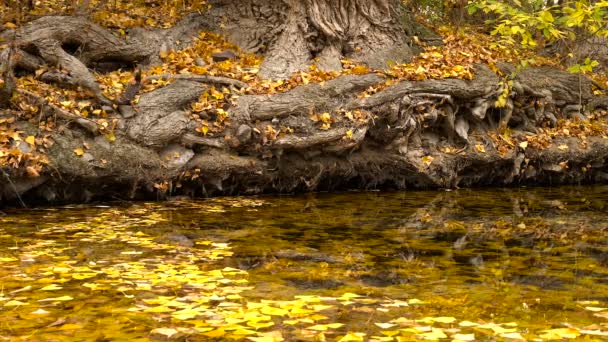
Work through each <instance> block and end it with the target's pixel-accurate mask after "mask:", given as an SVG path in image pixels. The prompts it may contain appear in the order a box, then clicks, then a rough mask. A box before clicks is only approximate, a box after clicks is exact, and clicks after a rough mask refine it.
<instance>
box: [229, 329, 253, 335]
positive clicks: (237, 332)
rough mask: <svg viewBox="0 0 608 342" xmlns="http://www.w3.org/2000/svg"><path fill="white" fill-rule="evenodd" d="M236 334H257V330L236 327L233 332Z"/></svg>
mask: <svg viewBox="0 0 608 342" xmlns="http://www.w3.org/2000/svg"><path fill="white" fill-rule="evenodd" d="M232 333H233V334H235V335H255V334H256V332H255V331H253V330H249V329H236V330H235V331H233V332H232Z"/></svg>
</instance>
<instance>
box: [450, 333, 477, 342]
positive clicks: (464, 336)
mask: <svg viewBox="0 0 608 342" xmlns="http://www.w3.org/2000/svg"><path fill="white" fill-rule="evenodd" d="M452 338H453V339H454V340H458V341H475V334H454V335H453V336H452Z"/></svg>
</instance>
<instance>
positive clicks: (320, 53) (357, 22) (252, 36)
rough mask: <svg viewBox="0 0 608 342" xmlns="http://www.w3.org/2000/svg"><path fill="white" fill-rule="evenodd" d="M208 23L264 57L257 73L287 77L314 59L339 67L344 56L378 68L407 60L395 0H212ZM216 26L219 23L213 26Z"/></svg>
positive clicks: (403, 29) (324, 66)
mask: <svg viewBox="0 0 608 342" xmlns="http://www.w3.org/2000/svg"><path fill="white" fill-rule="evenodd" d="M212 4H213V5H214V9H213V10H212V13H211V14H210V21H211V22H213V20H214V18H222V22H221V27H223V29H222V31H223V33H224V34H226V35H227V36H228V37H230V38H231V39H232V40H233V41H234V42H235V43H237V44H239V45H240V46H242V47H243V48H245V49H246V50H247V51H251V52H262V53H265V54H266V55H267V58H266V60H265V62H264V65H263V66H262V70H261V75H262V76H263V77H265V78H287V77H289V75H291V73H293V72H295V71H299V70H304V69H307V68H308V66H310V65H311V64H312V63H313V62H315V63H316V64H317V65H318V66H319V67H321V68H322V69H326V70H340V69H342V64H341V62H340V60H341V59H343V58H352V59H355V60H358V61H360V62H364V63H366V64H368V65H369V66H370V67H372V68H378V69H382V68H384V67H386V63H387V62H389V61H394V62H400V61H405V60H408V59H409V58H411V56H412V51H411V48H410V46H409V45H408V37H407V34H406V27H404V26H403V21H402V18H403V15H404V13H403V10H402V8H401V5H400V3H399V1H397V0H371V1H370V0H344V1H333V0H303V1H302V0H288V1H283V0H271V1H268V0H245V1H239V2H234V1H225V0H216V1H212ZM216 26H217V27H219V26H220V25H219V23H218V24H217V25H216Z"/></svg>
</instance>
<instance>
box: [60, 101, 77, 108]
mask: <svg viewBox="0 0 608 342" xmlns="http://www.w3.org/2000/svg"><path fill="white" fill-rule="evenodd" d="M59 103H60V104H61V105H62V106H64V107H66V108H72V105H73V104H74V103H73V102H72V101H61V102H59Z"/></svg>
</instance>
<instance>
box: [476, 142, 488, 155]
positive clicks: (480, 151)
mask: <svg viewBox="0 0 608 342" xmlns="http://www.w3.org/2000/svg"><path fill="white" fill-rule="evenodd" d="M475 149H476V150H477V152H479V153H486V148H485V147H484V146H483V145H481V144H477V145H475Z"/></svg>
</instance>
